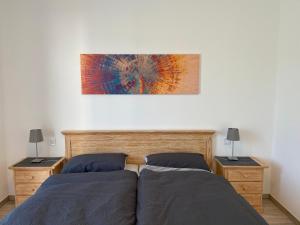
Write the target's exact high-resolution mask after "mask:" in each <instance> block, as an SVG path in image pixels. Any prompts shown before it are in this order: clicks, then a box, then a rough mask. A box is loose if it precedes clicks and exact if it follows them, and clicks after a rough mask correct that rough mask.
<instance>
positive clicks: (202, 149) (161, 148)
mask: <svg viewBox="0 0 300 225" xmlns="http://www.w3.org/2000/svg"><path fill="white" fill-rule="evenodd" d="M62 133H63V135H65V157H66V159H70V158H71V157H73V156H76V155H81V154H89V153H113V152H115V153H117V152H122V153H125V154H127V155H128V158H127V162H128V163H132V164H144V163H145V161H144V159H145V156H146V155H148V154H153V153H163V152H192V153H201V154H203V155H204V158H205V160H206V162H207V164H208V165H209V166H210V167H212V137H213V135H214V133H215V131H213V130H122V131H112V130H110V131H101V130H100V131H76V130H69V131H63V132H62Z"/></svg>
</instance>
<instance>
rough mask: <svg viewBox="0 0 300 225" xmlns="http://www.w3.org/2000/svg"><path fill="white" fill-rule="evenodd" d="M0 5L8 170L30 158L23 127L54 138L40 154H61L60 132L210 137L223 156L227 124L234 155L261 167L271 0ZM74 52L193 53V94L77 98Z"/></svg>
mask: <svg viewBox="0 0 300 225" xmlns="http://www.w3.org/2000/svg"><path fill="white" fill-rule="evenodd" d="M4 3H5V11H6V12H9V13H7V15H6V16H7V19H6V21H5V27H6V29H5V39H4V41H5V51H4V52H5V54H6V57H5V60H4V73H5V80H4V93H5V95H4V99H5V110H4V113H5V126H6V134H5V138H6V150H7V159H8V164H12V163H14V162H15V161H17V160H19V159H21V158H22V157H23V156H25V155H29V154H31V155H32V154H34V150H33V146H31V145H29V144H27V138H28V137H27V135H28V134H27V132H28V129H29V128H32V127H42V128H44V129H47V132H48V133H52V132H54V133H55V135H56V138H57V145H56V146H55V147H47V146H46V145H44V146H43V147H44V148H43V149H44V154H50V155H63V154H64V142H63V137H62V135H61V134H60V131H61V130H63V129H215V130H217V131H218V133H217V136H216V143H215V151H216V153H217V154H229V153H230V148H229V147H228V146H224V140H223V139H224V134H225V130H226V128H227V127H231V126H234V127H239V128H240V129H241V137H242V141H241V143H240V145H239V154H240V155H248V154H249V155H256V156H258V157H259V158H261V159H263V160H266V161H268V160H269V159H270V157H271V148H272V127H273V116H272V115H273V106H274V101H275V100H274V93H275V70H276V68H275V66H274V65H275V63H276V44H277V42H276V41H277V38H276V37H277V26H278V13H279V2H278V0H275V1H274V0H251V1H248V0H247V1H246V0H242V1H241V0H228V1H206V0H195V1H193V0H187V1H182V0H152V1H141V0H127V1H117V0H101V1H99V0H88V1H79V0H72V1H71V0H69V1H68V0H51V1H50V0H49V1H39V0H27V1H16V0H6V1H4ZM80 53H201V54H202V59H203V62H202V74H201V89H202V90H201V94H200V95H191V96H180V95H179V96H112V95H106V96H100V95H98V96H97V95H96V96H83V95H81V94H80V93H81V90H80V65H79V54H80ZM12 134H13V135H12ZM269 179H270V177H269V172H267V173H266V182H265V192H266V193H268V192H269V189H270V187H269ZM9 185H10V186H9V190H10V193H12V192H13V188H12V179H11V175H10V176H9Z"/></svg>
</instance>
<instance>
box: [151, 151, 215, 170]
mask: <svg viewBox="0 0 300 225" xmlns="http://www.w3.org/2000/svg"><path fill="white" fill-rule="evenodd" d="M146 164H147V165H151V166H162V167H173V168H194V169H203V170H207V171H209V166H208V165H207V163H206V162H205V160H204V157H203V155H202V154H198V153H159V154H152V155H148V156H147V157H146Z"/></svg>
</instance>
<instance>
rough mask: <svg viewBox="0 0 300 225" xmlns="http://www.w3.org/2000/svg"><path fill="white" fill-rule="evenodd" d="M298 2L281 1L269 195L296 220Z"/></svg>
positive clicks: (299, 188)
mask: <svg viewBox="0 0 300 225" xmlns="http://www.w3.org/2000/svg"><path fill="white" fill-rule="evenodd" d="M299 21H300V1H298V0H282V1H281V7H280V29H279V48H278V78H277V98H276V118H275V137H274V150H273V154H272V161H273V162H272V189H271V191H272V192H271V194H272V195H273V196H274V197H275V198H276V199H277V200H278V201H279V202H280V203H282V204H283V205H284V206H285V207H286V208H287V209H288V210H290V212H291V213H292V214H293V215H295V216H297V217H298V219H299V220H300V210H299V209H300V179H299V172H300V163H299V158H300V151H299V146H300V131H299V127H300V117H299V115H300V105H299V100H300V88H299V84H300V42H299V40H300V26H299Z"/></svg>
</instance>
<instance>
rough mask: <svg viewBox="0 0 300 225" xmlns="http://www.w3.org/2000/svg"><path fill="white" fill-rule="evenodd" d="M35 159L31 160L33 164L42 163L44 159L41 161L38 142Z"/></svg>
mask: <svg viewBox="0 0 300 225" xmlns="http://www.w3.org/2000/svg"><path fill="white" fill-rule="evenodd" d="M35 156H36V157H35V159H33V160H31V163H41V162H42V161H43V160H44V159H39V151H38V146H37V142H36V143H35Z"/></svg>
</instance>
